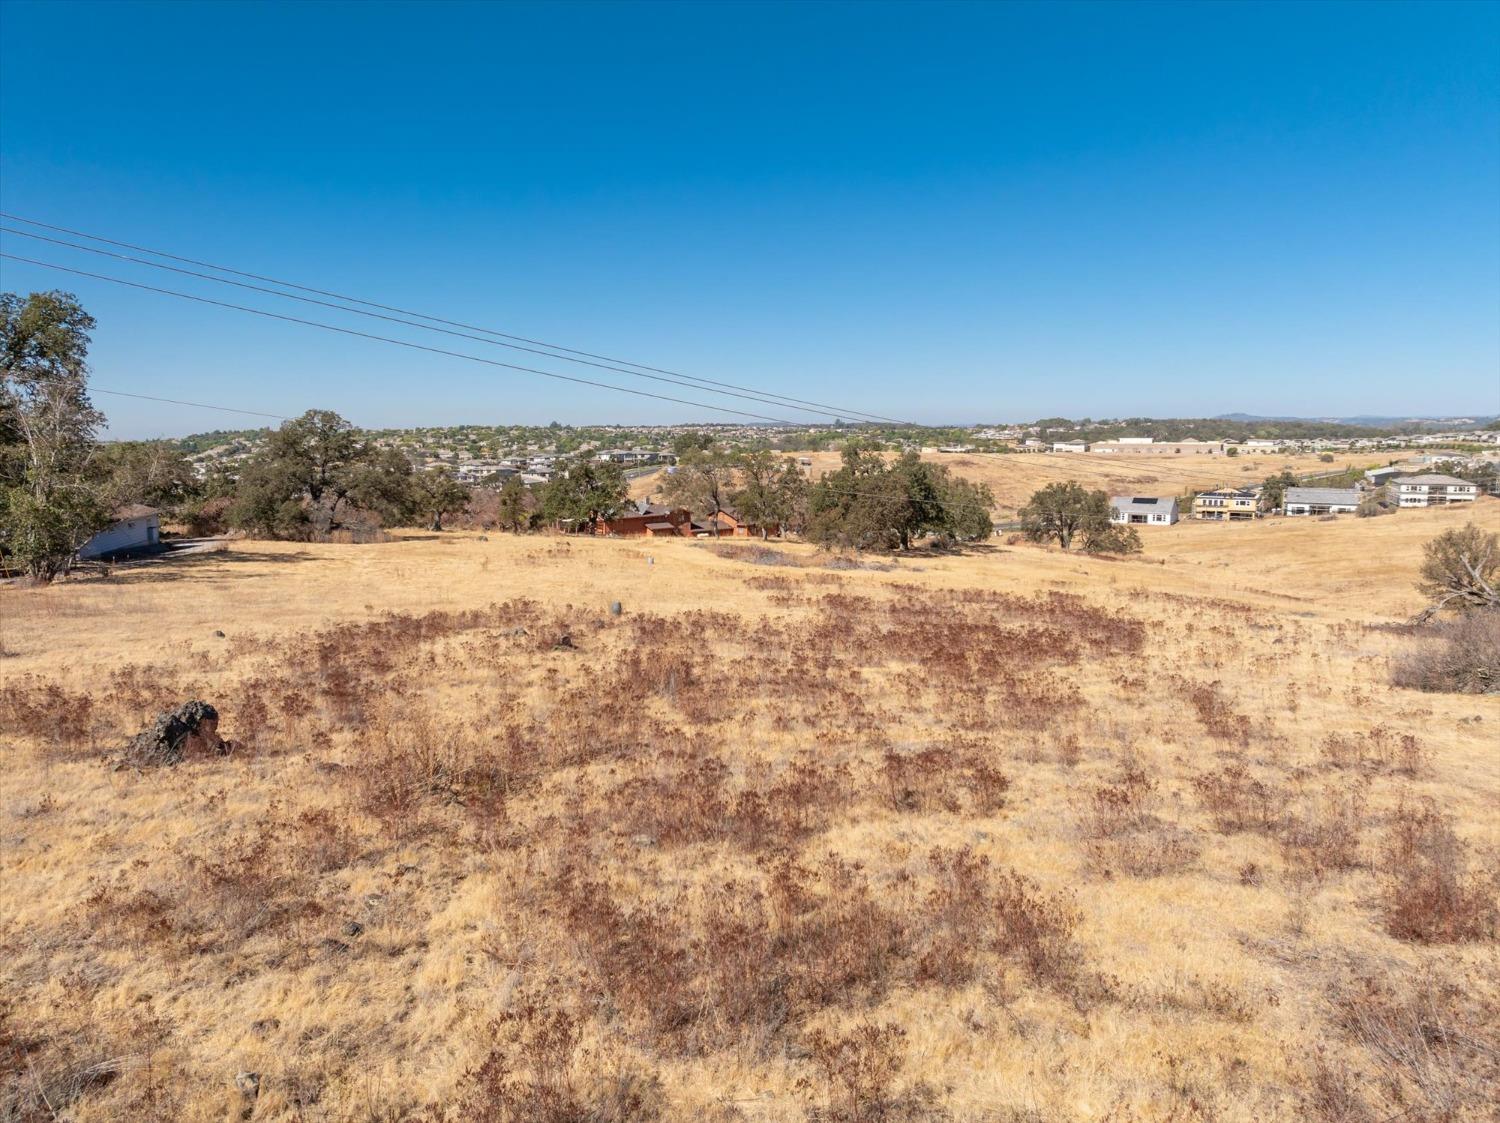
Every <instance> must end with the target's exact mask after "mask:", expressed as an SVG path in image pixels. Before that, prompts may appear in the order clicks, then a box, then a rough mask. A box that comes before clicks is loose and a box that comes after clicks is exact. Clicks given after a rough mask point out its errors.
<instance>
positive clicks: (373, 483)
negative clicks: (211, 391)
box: [229, 409, 411, 538]
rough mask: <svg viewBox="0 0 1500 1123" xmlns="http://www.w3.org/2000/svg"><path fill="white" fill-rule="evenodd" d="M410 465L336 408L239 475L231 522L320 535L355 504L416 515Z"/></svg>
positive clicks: (273, 532)
mask: <svg viewBox="0 0 1500 1123" xmlns="http://www.w3.org/2000/svg"><path fill="white" fill-rule="evenodd" d="M410 475H411V464H410V462H409V461H407V459H406V457H405V456H403V455H402V454H401V453H400V452H398V451H396V450H395V449H379V448H376V447H375V446H373V445H371V444H369V443H368V442H366V441H365V440H363V439H362V438H361V437H360V436H359V434H358V433H356V432H355V430H354V426H353V425H351V424H350V423H349V422H348V421H346V420H344V419H343V418H342V417H340V416H339V415H338V414H337V413H334V412H333V411H332V410H322V409H315V410H308V411H307V412H306V413H304V414H303V415H302V416H301V417H298V418H295V419H293V420H291V421H287V422H285V423H284V424H283V425H282V426H281V428H279V429H277V430H276V431H275V432H273V433H272V434H271V435H270V437H269V438H268V439H267V441H266V444H265V447H264V448H263V449H262V450H261V452H260V453H258V454H257V455H256V456H255V457H254V458H253V459H252V460H251V461H250V462H249V463H248V464H247V465H246V466H245V469H244V471H243V472H241V474H240V478H239V483H238V486H237V487H236V490H235V501H234V504H233V506H232V507H231V508H230V512H229V519H230V522H231V523H232V524H233V525H235V526H239V527H244V528H245V529H247V530H252V531H255V532H257V533H261V534H266V535H269V536H271V537H277V538H303V537H321V536H324V535H327V534H328V533H329V532H331V531H333V530H335V529H338V528H339V527H341V526H343V519H344V517H345V515H346V513H347V510H348V509H349V507H351V506H358V507H363V508H366V509H370V510H375V511H378V512H379V513H381V514H382V515H383V516H386V517H393V518H397V519H399V518H400V517H401V516H402V515H403V514H404V512H405V511H406V510H407V509H409V503H410V491H409V487H408V484H409V478H410Z"/></svg>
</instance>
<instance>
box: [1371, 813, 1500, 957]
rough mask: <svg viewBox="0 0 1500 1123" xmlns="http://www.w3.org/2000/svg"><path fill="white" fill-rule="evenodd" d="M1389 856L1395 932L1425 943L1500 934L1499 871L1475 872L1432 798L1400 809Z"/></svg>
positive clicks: (1388, 916) (1388, 911) (1388, 904)
mask: <svg viewBox="0 0 1500 1123" xmlns="http://www.w3.org/2000/svg"><path fill="white" fill-rule="evenodd" d="M1384 859H1385V872H1386V875H1387V881H1386V885H1385V890H1384V894H1383V908H1384V912H1385V927H1386V931H1387V932H1389V933H1390V934H1391V935H1392V936H1395V937H1396V938H1397V939H1401V940H1411V941H1414V942H1416V943H1422V944H1441V943H1459V942H1465V941H1471V940H1483V939H1490V938H1493V937H1494V935H1495V933H1496V926H1497V923H1500V906H1497V904H1496V889H1497V885H1496V883H1495V876H1494V874H1493V873H1490V874H1487V875H1470V874H1469V872H1468V870H1467V858H1466V854H1465V848H1464V845H1463V843H1462V841H1460V839H1459V837H1458V835H1457V833H1455V831H1454V830H1453V824H1452V823H1451V822H1450V821H1449V820H1448V818H1447V816H1445V815H1444V814H1443V813H1442V812H1441V811H1439V810H1438V807H1437V805H1436V804H1435V803H1433V802H1432V801H1431V800H1424V801H1423V802H1421V803H1418V804H1410V803H1402V804H1401V805H1400V806H1399V807H1398V808H1397V809H1396V812H1395V815H1394V817H1393V819H1392V822H1391V826H1390V830H1389V833H1388V835H1387V838H1386V846H1385V855H1384Z"/></svg>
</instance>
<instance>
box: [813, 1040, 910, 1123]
mask: <svg viewBox="0 0 1500 1123" xmlns="http://www.w3.org/2000/svg"><path fill="white" fill-rule="evenodd" d="M905 1044H906V1031H905V1030H904V1029H902V1028H901V1027H900V1026H898V1025H879V1024H877V1023H875V1022H869V1021H862V1022H859V1023H857V1024H855V1025H854V1026H853V1027H851V1028H850V1029H848V1030H846V1031H844V1032H842V1033H838V1034H831V1033H825V1032H823V1031H822V1030H814V1031H813V1032H812V1033H811V1034H809V1035H808V1047H809V1048H810V1049H811V1051H812V1059H813V1063H814V1064H815V1065H817V1066H818V1068H819V1069H820V1070H821V1071H822V1073H823V1078H824V1080H825V1081H826V1082H827V1084H828V1088H829V1111H828V1113H827V1114H826V1115H825V1114H821V1113H819V1114H817V1115H815V1116H813V1118H816V1119H819V1120H827V1123H876V1121H877V1120H889V1119H893V1118H899V1117H900V1116H901V1115H902V1114H906V1113H904V1112H901V1111H900V1108H901V1104H900V1103H899V1101H898V1100H897V1099H896V1097H895V1096H894V1095H893V1094H892V1092H891V1084H892V1083H893V1082H894V1080H895V1078H896V1075H897V1073H899V1072H900V1071H901V1063H902V1061H903V1060H904V1053H905Z"/></svg>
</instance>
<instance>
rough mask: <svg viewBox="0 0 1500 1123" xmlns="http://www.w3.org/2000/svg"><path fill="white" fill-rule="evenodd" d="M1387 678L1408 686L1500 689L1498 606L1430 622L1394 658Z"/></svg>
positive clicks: (1450, 690) (1442, 689) (1463, 691)
mask: <svg viewBox="0 0 1500 1123" xmlns="http://www.w3.org/2000/svg"><path fill="white" fill-rule="evenodd" d="M1391 682H1392V683H1394V684H1395V685H1396V686H1403V687H1406V688H1407V689H1409V690H1427V691H1433V692H1443V693H1455V694H1494V693H1496V692H1500V609H1494V608H1491V609H1481V610H1477V611H1473V612H1467V613H1465V614H1464V615H1463V616H1460V617H1459V618H1458V619H1456V620H1449V621H1444V622H1442V623H1438V624H1434V625H1433V626H1432V627H1431V628H1430V629H1429V634H1428V636H1427V637H1426V638H1425V640H1424V641H1423V642H1422V643H1421V644H1420V645H1419V646H1417V647H1416V648H1414V649H1413V650H1411V651H1409V652H1408V653H1407V654H1405V655H1403V656H1401V657H1400V658H1398V659H1397V660H1396V662H1395V665H1394V666H1393V667H1392V669H1391Z"/></svg>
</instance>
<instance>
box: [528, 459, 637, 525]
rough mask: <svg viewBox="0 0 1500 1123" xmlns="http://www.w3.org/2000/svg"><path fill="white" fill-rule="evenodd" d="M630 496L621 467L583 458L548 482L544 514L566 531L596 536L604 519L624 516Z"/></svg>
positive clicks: (572, 463) (543, 503)
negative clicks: (585, 532) (595, 533)
mask: <svg viewBox="0 0 1500 1123" xmlns="http://www.w3.org/2000/svg"><path fill="white" fill-rule="evenodd" d="M629 497H630V488H629V485H627V484H626V482H625V473H624V472H622V471H621V470H620V466H619V465H618V464H606V463H604V462H603V461H599V460H593V459H590V458H589V457H587V456H581V457H579V458H578V459H576V460H572V461H570V462H568V463H567V465H566V466H565V467H564V468H563V469H562V470H561V471H559V472H558V473H557V474H556V475H555V476H553V477H552V479H550V480H549V481H547V486H546V487H545V488H544V489H543V491H542V514H543V515H544V517H546V518H547V519H550V520H552V521H553V522H556V523H557V524H558V525H559V526H561V527H563V528H564V529H565V530H568V531H571V532H573V533H582V532H584V531H587V532H588V533H591V534H592V533H594V532H596V531H597V530H598V529H599V523H600V522H601V521H602V520H604V519H612V518H615V517H616V516H618V515H620V514H621V513H622V512H623V511H624V510H625V505H626V503H627V501H628V500H629Z"/></svg>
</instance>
